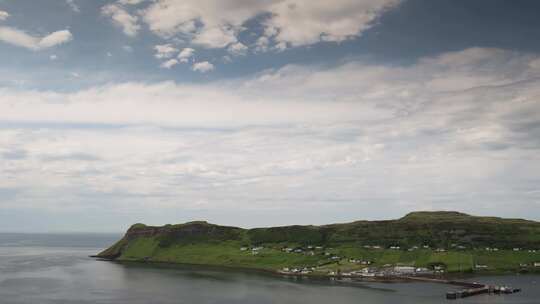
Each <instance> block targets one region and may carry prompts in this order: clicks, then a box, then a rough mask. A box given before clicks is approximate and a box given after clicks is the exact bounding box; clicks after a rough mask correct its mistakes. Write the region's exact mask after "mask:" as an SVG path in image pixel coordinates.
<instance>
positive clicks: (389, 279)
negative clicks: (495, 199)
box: [89, 255, 540, 283]
mask: <svg viewBox="0 0 540 304" xmlns="http://www.w3.org/2000/svg"><path fill="white" fill-rule="evenodd" d="M89 257H90V258H93V259H95V260H96V261H104V262H114V263H118V264H125V265H130V264H131V265H137V266H143V265H147V266H149V267H156V268H164V267H166V266H169V267H168V268H181V267H193V268H200V269H207V270H222V271H223V270H224V271H237V272H243V273H257V274H264V275H269V276H274V277H282V278H297V279H298V278H301V279H312V280H317V281H335V282H340V283H346V282H344V281H343V280H345V281H356V282H372V283H404V282H411V283H421V282H422V281H421V280H415V279H411V277H413V278H414V277H416V278H421V279H423V278H427V279H439V280H458V279H471V278H474V277H479V276H487V277H490V276H505V275H540V272H525V273H523V272H516V271H482V272H471V273H445V274H439V275H413V276H409V275H389V276H362V275H329V274H317V273H315V274H314V273H309V274H298V273H285V272H283V271H280V270H274V269H264V268H254V267H242V266H229V265H214V264H196V263H175V262H166V261H140V260H117V259H110V258H104V257H100V256H96V255H92V256H89Z"/></svg>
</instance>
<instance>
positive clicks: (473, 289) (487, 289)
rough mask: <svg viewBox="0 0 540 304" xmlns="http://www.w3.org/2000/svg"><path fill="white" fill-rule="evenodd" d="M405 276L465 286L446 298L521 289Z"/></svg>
mask: <svg viewBox="0 0 540 304" xmlns="http://www.w3.org/2000/svg"><path fill="white" fill-rule="evenodd" d="M406 278H407V279H408V280H412V281H421V282H430V283H440V284H449V285H455V286H461V287H465V288H464V289H462V290H456V291H449V292H447V293H446V299H448V300H456V299H461V298H467V297H472V296H475V295H480V294H512V293H516V292H520V291H521V289H519V288H512V287H508V286H497V285H487V284H481V283H476V282H465V281H456V280H445V279H439V278H429V277H420V276H408V277H406Z"/></svg>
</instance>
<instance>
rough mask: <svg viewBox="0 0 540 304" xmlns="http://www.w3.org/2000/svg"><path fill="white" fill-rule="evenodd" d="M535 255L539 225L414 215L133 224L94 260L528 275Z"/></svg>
mask: <svg viewBox="0 0 540 304" xmlns="http://www.w3.org/2000/svg"><path fill="white" fill-rule="evenodd" d="M258 247H261V248H258ZM294 249H296V251H297V252H296V253H295V252H294ZM538 249H540V223H539V222H534V221H527V220H522V219H503V218H497V217H478V216H470V215H467V214H463V213H459V212H447V211H445V212H413V213H410V214H407V215H406V216H404V217H403V218H400V219H397V220H386V221H357V222H352V223H345V224H333V225H324V226H298V225H295V226H284V227H271V228H254V229H242V228H237V227H227V226H219V225H213V224H209V223H207V222H201V221H198V222H189V223H185V224H179V225H165V226H162V227H153V226H146V225H144V224H135V225H133V226H132V227H130V228H129V230H128V231H127V233H126V234H125V236H124V237H123V238H122V239H121V240H119V241H118V242H117V243H116V244H114V245H113V246H111V247H110V248H108V249H106V250H105V251H103V252H101V253H99V254H98V257H101V258H107V259H113V260H119V261H151V262H171V263H189V264H205V265H220V266H231V267H247V268H257V269H266V270H276V269H279V268H281V267H297V266H298V267H301V266H302V267H305V266H314V267H316V269H317V270H318V271H320V272H325V271H332V270H336V269H338V268H339V269H353V270H354V269H359V268H362V267H365V265H359V263H358V262H356V263H355V262H353V263H350V262H349V260H350V259H354V260H358V261H359V260H362V261H370V262H372V265H375V266H379V267H382V266H388V265H411V266H416V267H429V266H432V265H436V264H443V265H444V266H445V267H446V269H447V270H448V271H473V270H475V269H476V268H483V269H484V268H485V269H484V271H516V270H520V271H535V270H536V269H537V268H538V267H534V262H539V261H540V250H538ZM290 251H292V252H290ZM334 256H335V257H334ZM332 257H334V258H332ZM338 257H339V258H338ZM477 265H483V266H486V267H487V268H486V267H483V266H482V267H480V266H477Z"/></svg>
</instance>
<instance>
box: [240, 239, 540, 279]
mask: <svg viewBox="0 0 540 304" xmlns="http://www.w3.org/2000/svg"><path fill="white" fill-rule="evenodd" d="M362 247H363V248H364V249H365V250H395V251H407V252H411V251H416V250H430V251H433V252H435V253H445V252H447V251H448V250H449V249H446V248H441V247H437V248H431V246H429V245H418V246H412V247H410V248H402V247H401V246H397V245H392V246H388V247H385V246H382V245H364V246H362ZM450 248H451V249H452V250H466V249H467V247H465V246H462V245H457V244H451V246H450ZM263 249H265V247H264V246H243V247H241V248H240V251H244V252H249V253H250V254H251V255H254V256H257V255H259V253H260V252H262V250H263ZM266 249H269V248H266ZM272 249H276V248H275V247H272ZM279 250H280V251H281V252H284V253H287V254H297V255H305V256H320V257H321V259H320V260H319V261H318V262H317V263H316V264H315V265H291V266H288V267H283V268H281V269H279V270H277V273H279V274H283V275H291V276H326V277H331V278H365V279H373V280H388V279H392V278H395V279H399V278H404V277H410V276H424V277H435V276H440V275H443V274H445V273H446V272H447V269H446V265H445V264H444V263H432V264H431V265H429V267H416V266H414V265H411V264H405V263H395V264H383V265H377V266H375V265H374V264H375V261H374V260H371V259H365V258H358V257H346V256H340V255H339V254H337V253H336V250H334V249H333V248H331V247H325V246H320V245H307V246H282V247H280V248H279ZM476 250H481V251H485V252H498V251H499V248H496V247H485V248H480V249H476ZM509 250H511V251H513V252H518V251H526V252H528V253H537V252H539V253H540V251H537V250H536V249H528V250H525V249H522V248H517V247H516V248H511V249H509ZM539 258H540V257H539ZM539 260H540V259H539ZM329 266H332V267H329ZM519 266H520V267H521V268H522V269H528V268H537V269H540V261H538V262H532V263H520V264H519ZM473 269H474V270H479V271H482V270H484V271H485V270H491V267H490V266H489V265H485V264H478V263H477V264H474V265H473Z"/></svg>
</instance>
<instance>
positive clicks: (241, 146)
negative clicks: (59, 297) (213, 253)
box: [0, 0, 540, 231]
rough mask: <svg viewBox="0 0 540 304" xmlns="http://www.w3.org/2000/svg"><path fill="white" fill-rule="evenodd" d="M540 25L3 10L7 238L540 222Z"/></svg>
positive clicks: (300, 14)
mask: <svg viewBox="0 0 540 304" xmlns="http://www.w3.org/2000/svg"><path fill="white" fill-rule="evenodd" d="M539 14H540V3H538V2H537V1H519V2H517V1H498V0H485V1H482V0H479V1H470V0H453V1H450V0H448V1H442V0H440V1H439V0H423V1H420V0H401V1H400V0H369V1H368V0H334V1H312V0H227V1H217V0H114V1H113V0H96V1H84V0H43V1H35V0H0V231H122V230H124V229H125V228H126V227H128V226H129V225H130V224H132V223H135V222H144V223H147V224H160V225H161V224H166V223H179V222H184V221H189V220H196V219H202V220H208V221H211V222H214V223H219V224H227V225H236V226H242V227H254V226H269V225H284V224H325V223H334V222H345V221H352V220H357V219H390V218H397V217H400V216H402V215H404V214H405V213H407V212H409V211H413V210H458V211H463V212H468V213H472V214H477V215H496V216H504V217H523V218H528V219H534V220H540V19H539V18H538V15H539Z"/></svg>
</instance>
